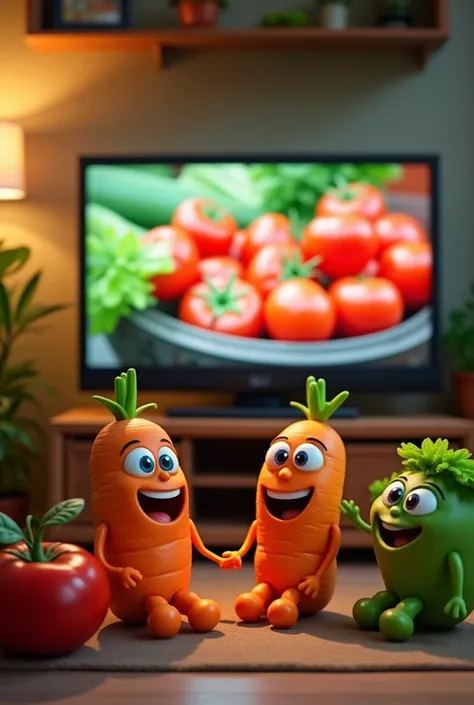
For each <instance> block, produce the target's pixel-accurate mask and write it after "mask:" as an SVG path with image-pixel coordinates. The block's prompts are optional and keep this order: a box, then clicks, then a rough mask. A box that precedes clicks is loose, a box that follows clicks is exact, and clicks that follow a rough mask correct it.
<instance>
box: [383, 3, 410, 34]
mask: <svg viewBox="0 0 474 705" xmlns="http://www.w3.org/2000/svg"><path fill="white" fill-rule="evenodd" d="M412 24H413V0H381V8H380V15H379V25H380V26H382V27H394V28H404V27H409V26H410V25H412Z"/></svg>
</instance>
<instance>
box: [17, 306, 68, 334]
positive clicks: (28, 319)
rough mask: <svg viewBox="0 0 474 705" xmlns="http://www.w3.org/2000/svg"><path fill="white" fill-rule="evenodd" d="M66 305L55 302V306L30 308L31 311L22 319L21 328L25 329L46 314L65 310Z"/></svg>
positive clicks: (49, 314)
mask: <svg viewBox="0 0 474 705" xmlns="http://www.w3.org/2000/svg"><path fill="white" fill-rule="evenodd" d="M65 308H66V307H65V306H64V305H63V304H55V305H53V306H35V307H34V308H33V307H32V308H31V309H30V313H29V314H28V315H25V316H24V317H23V318H22V319H21V330H25V328H27V327H28V326H29V325H31V324H32V323H36V322H37V321H39V320H40V319H42V318H46V316H51V314H53V313H56V312H57V311H63V310H64V309H65Z"/></svg>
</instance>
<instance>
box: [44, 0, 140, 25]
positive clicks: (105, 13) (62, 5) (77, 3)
mask: <svg viewBox="0 0 474 705" xmlns="http://www.w3.org/2000/svg"><path fill="white" fill-rule="evenodd" d="M129 12H130V0H53V27H54V29H62V30H65V31H68V30H69V31H77V30H87V31H94V30H95V31H97V32H101V31H102V32H103V31H105V30H113V29H127V28H128V26H129V19H130V18H129Z"/></svg>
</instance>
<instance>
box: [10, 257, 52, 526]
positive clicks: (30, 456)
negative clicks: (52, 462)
mask: <svg viewBox="0 0 474 705" xmlns="http://www.w3.org/2000/svg"><path fill="white" fill-rule="evenodd" d="M29 257H30V249H29V248H27V247H18V248H12V249H3V248H2V247H1V243H0V512H2V513H4V514H7V515H9V516H10V517H11V518H12V519H14V520H15V521H16V522H17V523H20V524H21V523H22V522H24V520H25V516H26V514H27V510H28V504H29V495H28V473H29V469H30V467H31V463H32V462H34V461H35V458H36V443H37V442H38V440H39V439H40V437H41V435H44V430H43V429H42V427H41V425H40V424H38V423H37V422H36V421H35V419H33V418H31V416H30V415H29V414H28V407H29V408H30V409H31V405H32V404H38V400H37V398H36V396H35V394H34V386H35V382H38V381H39V380H38V370H37V368H36V365H35V363H34V361H31V360H30V361H26V362H18V361H17V360H15V361H14V360H13V354H14V353H15V347H16V345H17V343H18V342H19V341H20V340H21V339H22V338H23V337H24V336H25V335H27V334H28V333H31V332H32V331H33V329H34V328H35V326H36V324H37V323H38V322H40V321H42V320H43V319H44V318H46V317H47V316H50V315H51V314H53V313H55V312H56V311H59V310H61V309H62V308H64V306H62V305H59V304H58V305H54V306H41V305H38V304H36V303H35V302H34V299H35V294H36V289H37V287H38V284H39V281H40V278H41V272H36V273H35V274H34V275H33V276H32V277H31V278H30V279H29V280H28V281H27V282H26V284H24V285H23V286H20V285H19V284H18V282H15V283H14V284H13V285H10V283H9V282H10V278H11V277H12V275H15V274H16V273H17V272H19V271H20V270H21V269H22V268H23V266H24V265H25V264H26V262H27V261H28V259H29Z"/></svg>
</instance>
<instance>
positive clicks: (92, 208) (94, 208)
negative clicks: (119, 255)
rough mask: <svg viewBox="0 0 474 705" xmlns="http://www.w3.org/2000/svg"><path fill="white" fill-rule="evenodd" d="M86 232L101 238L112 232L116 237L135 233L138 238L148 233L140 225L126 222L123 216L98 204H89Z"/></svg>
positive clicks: (87, 207)
mask: <svg viewBox="0 0 474 705" xmlns="http://www.w3.org/2000/svg"><path fill="white" fill-rule="evenodd" d="M85 223H86V232H87V233H91V234H93V235H98V236H101V235H103V234H105V233H107V232H108V231H110V230H113V232H114V233H115V234H116V235H127V234H128V233H133V234H134V235H136V236H137V237H142V235H143V234H144V233H145V232H146V230H145V229H144V228H141V227H140V226H139V225H136V224H135V223H132V222H130V221H129V220H126V219H125V218H123V217H122V216H121V215H118V214H117V213H114V211H112V210H110V209H109V208H105V207H104V206H101V205H99V204H98V203H88V204H87V205H86V212H85Z"/></svg>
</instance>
